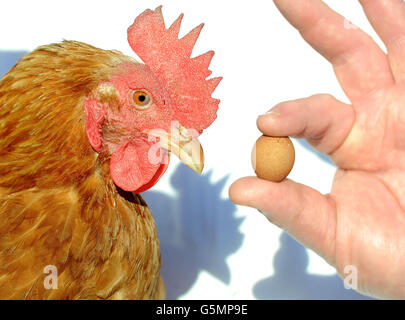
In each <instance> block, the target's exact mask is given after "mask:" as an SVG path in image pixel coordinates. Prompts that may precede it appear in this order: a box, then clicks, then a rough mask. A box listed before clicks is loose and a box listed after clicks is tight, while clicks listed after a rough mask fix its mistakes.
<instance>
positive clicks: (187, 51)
mask: <svg viewBox="0 0 405 320" xmlns="http://www.w3.org/2000/svg"><path fill="white" fill-rule="evenodd" d="M182 18H183V14H181V15H180V16H179V17H178V18H177V19H176V21H174V22H173V24H172V25H171V26H170V28H169V29H166V28H165V23H164V20H163V16H162V6H160V7H157V8H156V9H155V11H152V10H146V11H144V12H143V13H142V14H141V15H139V16H138V17H137V18H136V19H135V22H134V24H133V25H132V26H131V27H129V28H128V42H129V44H130V46H131V48H132V49H133V50H134V51H135V53H136V54H137V55H138V56H139V57H140V58H141V59H142V61H143V62H145V64H147V65H148V67H149V68H150V69H151V70H152V71H153V73H154V74H155V75H156V76H157V77H158V78H159V79H160V80H161V81H163V83H164V84H165V85H166V89H167V90H168V92H169V94H170V98H171V100H172V103H173V105H174V108H176V116H178V119H175V120H179V121H180V123H181V124H182V125H183V126H185V127H187V128H189V129H191V128H192V129H195V130H197V131H199V132H201V131H202V130H203V129H205V128H207V127H208V126H209V125H210V124H211V123H212V122H213V121H214V120H215V118H216V112H217V110H218V103H219V100H218V99H214V98H212V97H211V94H212V92H213V91H214V90H215V88H216V87H217V86H218V84H219V82H220V81H221V79H222V78H221V77H218V78H212V79H209V80H206V78H207V77H208V76H209V75H210V74H211V71H210V70H208V67H209V64H210V62H211V59H212V57H213V56H214V52H213V51H209V52H206V53H204V54H202V55H200V56H198V57H195V58H191V57H190V56H191V52H192V50H193V47H194V44H195V43H196V41H197V38H198V36H199V34H200V31H201V29H202V27H203V24H201V25H199V26H198V27H196V28H194V29H193V30H191V31H190V33H188V34H187V35H185V36H184V37H183V38H181V39H179V38H178V34H179V29H180V24H181V20H182Z"/></svg>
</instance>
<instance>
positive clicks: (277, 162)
mask: <svg viewBox="0 0 405 320" xmlns="http://www.w3.org/2000/svg"><path fill="white" fill-rule="evenodd" d="M294 160H295V151H294V146H293V144H292V142H291V140H290V138H288V137H268V136H261V137H260V138H259V139H257V141H256V143H255V146H254V147H253V151H252V165H253V169H254V170H255V173H256V175H257V176H258V177H259V178H261V179H265V180H270V181H274V182H280V181H282V180H284V179H285V177H287V176H288V174H289V173H290V171H291V169H292V167H293V165H294Z"/></svg>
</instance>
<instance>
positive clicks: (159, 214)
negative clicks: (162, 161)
mask: <svg viewBox="0 0 405 320" xmlns="http://www.w3.org/2000/svg"><path fill="white" fill-rule="evenodd" d="M211 174H212V171H210V172H208V173H207V174H205V175H203V176H199V175H198V174H196V173H195V172H193V171H192V170H190V169H189V168H187V167H186V166H185V165H183V164H180V165H179V166H178V167H177V169H176V171H175V172H174V174H173V176H172V177H171V184H172V186H173V187H174V189H175V190H176V196H175V197H171V196H168V195H166V194H164V193H161V192H157V191H147V192H145V193H143V194H142V196H143V197H144V199H145V201H146V203H147V204H148V206H149V208H150V209H151V211H152V213H153V215H154V217H155V220H156V225H157V229H158V235H159V240H160V246H161V252H162V276H163V279H164V281H165V285H166V298H167V299H177V298H179V296H181V295H182V294H184V293H186V292H187V291H188V290H189V289H190V288H191V287H192V285H193V284H194V282H195V281H196V279H197V277H198V274H199V273H200V272H201V271H202V270H205V271H207V272H209V273H210V274H211V275H213V276H214V277H216V278H217V279H219V280H221V281H222V282H224V283H229V282H230V277H231V274H230V269H229V267H228V265H227V263H226V259H227V258H228V257H229V256H230V255H231V254H232V253H234V252H235V251H237V250H238V248H239V247H240V246H241V245H242V240H243V235H242V233H241V232H240V231H239V226H240V225H241V223H242V221H243V218H237V217H236V216H235V213H236V206H235V205H234V204H233V203H232V202H230V201H229V200H228V199H222V198H221V197H220V195H221V191H222V190H223V188H224V186H225V183H226V181H227V179H228V177H224V178H222V179H221V180H220V181H218V182H216V183H211V182H210V178H211Z"/></svg>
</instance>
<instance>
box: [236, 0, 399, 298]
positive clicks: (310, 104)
mask: <svg viewBox="0 0 405 320" xmlns="http://www.w3.org/2000/svg"><path fill="white" fill-rule="evenodd" d="M274 2H275V4H276V6H277V7H278V9H279V10H280V11H281V13H282V14H283V15H284V16H285V18H286V19H287V20H288V21H289V22H290V23H291V24H292V25H293V26H294V27H295V28H297V29H298V30H299V32H300V33H301V35H302V37H303V38H304V39H305V40H306V41H307V42H308V43H309V44H310V45H311V46H312V47H314V49H315V50H317V51H318V52H319V53H320V54H322V55H323V56H324V57H325V58H326V59H327V60H328V61H330V62H331V63H332V65H333V68H334V71H335V74H336V76H337V79H338V81H339V83H340V85H341V87H342V88H343V90H344V92H345V93H346V95H347V96H348V98H349V99H350V101H351V105H347V104H345V103H343V102H340V101H338V100H336V99H335V98H334V97H332V96H330V95H325V94H322V95H315V96H312V97H309V98H304V99H299V100H294V101H288V102H283V103H280V104H278V105H277V106H275V107H274V108H273V109H272V111H273V112H272V113H269V114H265V115H263V116H260V117H259V118H258V120H257V125H258V128H259V129H260V131H262V132H263V134H265V135H268V136H293V137H299V138H305V139H307V140H308V142H309V143H310V144H311V145H312V146H313V147H314V148H315V149H316V150H318V151H320V152H323V153H325V154H327V155H329V157H330V158H331V159H332V161H333V162H334V163H335V164H336V166H337V167H338V169H337V172H336V175H335V177H334V180H333V186H332V190H331V192H330V193H329V194H327V195H323V194H321V193H319V192H318V191H316V190H314V189H312V188H309V187H307V186H305V185H302V184H299V183H296V182H293V181H291V180H288V179H287V180H284V181H283V182H281V183H274V182H270V181H265V180H262V179H259V178H256V177H246V178H242V179H240V180H238V181H236V182H234V183H233V185H232V186H231V187H230V190H229V195H230V198H231V200H232V201H233V202H235V203H237V204H241V205H246V206H251V207H254V208H257V209H259V210H260V211H262V212H263V213H264V214H265V215H266V216H267V218H268V219H269V220H270V221H271V222H273V223H274V224H276V225H278V226H280V227H281V228H283V229H285V230H286V231H287V232H288V233H290V234H291V235H292V236H293V237H295V238H296V239H297V240H298V241H300V242H301V243H303V244H304V245H306V246H308V247H309V248H311V249H313V250H315V251H316V252H317V253H318V254H320V255H321V256H322V257H324V259H325V260H326V261H327V262H328V263H330V264H331V265H333V266H334V267H336V269H337V271H338V273H339V274H340V275H341V276H345V274H344V269H345V267H346V266H355V267H356V268H357V272H358V288H357V289H358V291H360V292H362V293H364V294H366V295H370V296H374V297H380V298H405V2H403V1H402V0H384V1H382V0H378V1H377V0H360V3H361V5H362V6H363V9H364V11H365V13H366V15H367V18H368V19H369V21H370V23H371V24H372V26H373V28H374V29H375V30H376V32H377V33H378V35H379V36H380V37H381V39H382V41H383V42H384V44H385V46H386V48H387V52H388V54H387V55H386V54H385V53H384V52H383V51H382V50H381V49H380V48H379V47H378V45H377V44H376V43H375V42H374V41H373V40H372V39H371V38H370V37H369V36H368V35H366V34H365V33H364V32H362V31H361V30H360V29H358V28H356V27H354V26H353V25H351V24H350V23H349V22H348V21H347V20H345V19H344V18H343V17H342V16H340V15H338V14H337V13H336V12H334V11H332V10H331V9H330V8H329V7H328V6H327V5H326V4H324V3H323V2H322V1H320V0H274ZM346 275H347V274H346Z"/></svg>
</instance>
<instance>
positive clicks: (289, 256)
mask: <svg viewBox="0 0 405 320" xmlns="http://www.w3.org/2000/svg"><path fill="white" fill-rule="evenodd" d="M308 262H309V258H308V254H307V252H306V250H305V248H304V247H303V246H302V245H301V244H299V243H298V242H297V241H295V240H294V239H293V238H292V237H290V236H289V235H288V234H287V233H285V232H283V233H282V234H281V236H280V249H279V250H278V252H277V253H276V255H275V257H274V259H273V265H274V274H273V275H272V276H271V277H269V278H267V279H264V280H262V281H260V282H258V283H257V284H256V285H255V286H254V288H253V293H254V295H255V297H256V298H258V299H334V300H337V299H348V300H363V299H371V298H369V297H366V296H363V295H361V294H359V293H357V292H355V291H354V290H348V289H345V287H344V285H343V280H342V279H341V278H340V277H339V276H337V275H333V276H322V275H313V274H309V273H308V272H307V271H306V270H307V267H308Z"/></svg>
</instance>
